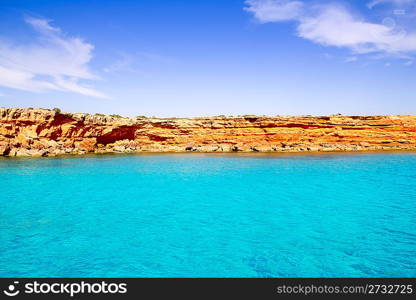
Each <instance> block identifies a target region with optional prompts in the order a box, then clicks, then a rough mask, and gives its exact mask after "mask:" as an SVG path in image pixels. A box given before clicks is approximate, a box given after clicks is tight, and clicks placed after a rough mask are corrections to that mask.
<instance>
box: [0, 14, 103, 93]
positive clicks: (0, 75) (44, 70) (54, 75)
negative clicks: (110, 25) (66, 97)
mask: <svg viewBox="0 0 416 300" xmlns="http://www.w3.org/2000/svg"><path fill="white" fill-rule="evenodd" d="M25 21H26V22H27V23H28V24H29V25H30V26H31V27H32V28H33V29H34V30H35V31H36V33H37V36H36V39H35V40H34V41H33V42H32V43H31V44H14V43H10V42H6V41H4V40H0V85H1V86H5V87H9V88H14V89H20V90H25V91H32V92H44V91H48V90H55V91H64V92H73V93H79V94H82V95H86V96H93V97H100V98H105V97H106V96H105V95H104V94H102V93H100V92H99V91H97V90H95V89H94V88H91V87H87V86H85V85H82V84H81V83H80V81H81V80H95V79H98V78H97V76H95V75H94V74H93V73H92V72H91V71H90V70H89V67H88V63H89V62H90V60H91V58H92V50H93V48H94V47H93V46H92V45H91V44H89V43H87V42H85V41H83V40H82V39H80V38H74V37H68V36H66V35H65V34H64V33H62V31H61V30H60V29H59V28H56V27H53V26H51V25H50V24H49V21H47V20H45V19H36V18H27V19H26V20H25Z"/></svg>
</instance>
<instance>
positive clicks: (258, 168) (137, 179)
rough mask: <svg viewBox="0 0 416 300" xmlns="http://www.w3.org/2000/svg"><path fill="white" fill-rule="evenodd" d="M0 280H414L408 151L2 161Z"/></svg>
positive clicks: (412, 162) (414, 217) (415, 214)
mask: <svg viewBox="0 0 416 300" xmlns="http://www.w3.org/2000/svg"><path fill="white" fill-rule="evenodd" d="M0 190H1V194H0V195H1V196H0V277H90V276H96V277H322V276H323V277H361V276H364V277H415V276H416V154H415V153H389V154H385V153H368V154H319V155H318V154H316V155H303V154H302V155H300V154H294V155H285V154H281V155H267V154H252V155H248V154H240V155H238V154H229V155H226V154H223V155H220V154H159V155H156V154H154V155H150V154H146V155H139V154H137V155H135V154H133V155H101V156H94V155H91V156H73V157H61V158H40V159H34V158H32V159H10V158H1V159H0Z"/></svg>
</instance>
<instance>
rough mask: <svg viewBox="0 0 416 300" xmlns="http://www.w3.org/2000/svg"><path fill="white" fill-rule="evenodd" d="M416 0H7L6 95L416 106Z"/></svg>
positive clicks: (109, 102) (163, 106)
mask: <svg viewBox="0 0 416 300" xmlns="http://www.w3.org/2000/svg"><path fill="white" fill-rule="evenodd" d="M415 24H416V0H368V1H366V0H360V1H314V0H308V1H306V0H305V1H303V0H249V1H244V0H227V1H223V0H222V1H220V0H205V1H202V0H193V1H190V0H188V1H185V0H182V1H179V0H139V1H138V0H136V1H128V0H124V1H115V0H114V1H112V0H106V1H104V0H95V1H91V0H71V1H63V0H43V1H39V0H0V106H2V107H45V108H53V107H59V108H61V109H62V110H63V111H69V112H89V113H96V112H99V113H108V114H112V113H114V114H120V115H126V116H136V115H147V116H162V117H170V116H209V115H219V114H224V115H240V114H260V115H304V114H312V115H324V114H334V113H342V114H415V113H416V101H415V95H416V84H415V81H416V76H415V75H416V72H415V67H416V62H415V63H414V57H415V54H416V27H415V26H414V25H415Z"/></svg>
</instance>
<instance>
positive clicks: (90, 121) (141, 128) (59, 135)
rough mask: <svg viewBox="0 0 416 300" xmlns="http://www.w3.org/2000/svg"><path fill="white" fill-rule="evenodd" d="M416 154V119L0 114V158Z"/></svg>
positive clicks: (14, 111) (18, 111)
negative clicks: (137, 154) (112, 154)
mask: <svg viewBox="0 0 416 300" xmlns="http://www.w3.org/2000/svg"><path fill="white" fill-rule="evenodd" d="M374 150H416V116H342V115H333V116H321V117H313V116H299V117H282V116H277V117H260V116H241V117H240V116H239V117H200V118H171V119H162V118H144V117H137V118H123V117H113V116H103V115H89V114H70V113H61V112H59V111H58V110H48V109H11V108H0V155H3V156H54V155H60V154H83V153H88V152H95V153H106V152H140V151H150V152H187V151H190V152H198V151H199V152H238V151H243V152H303V151H305V152H306V151H374Z"/></svg>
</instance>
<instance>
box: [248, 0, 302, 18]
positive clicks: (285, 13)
mask: <svg viewBox="0 0 416 300" xmlns="http://www.w3.org/2000/svg"><path fill="white" fill-rule="evenodd" d="M246 4H247V5H248V7H245V8H244V9H245V10H246V11H248V12H251V13H253V14H254V16H255V18H256V19H257V20H258V21H260V22H262V23H266V22H280V21H288V20H293V19H297V18H298V17H299V16H301V15H302V14H303V3H302V2H300V1H291V0H262V1H258V0H247V1H246Z"/></svg>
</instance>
